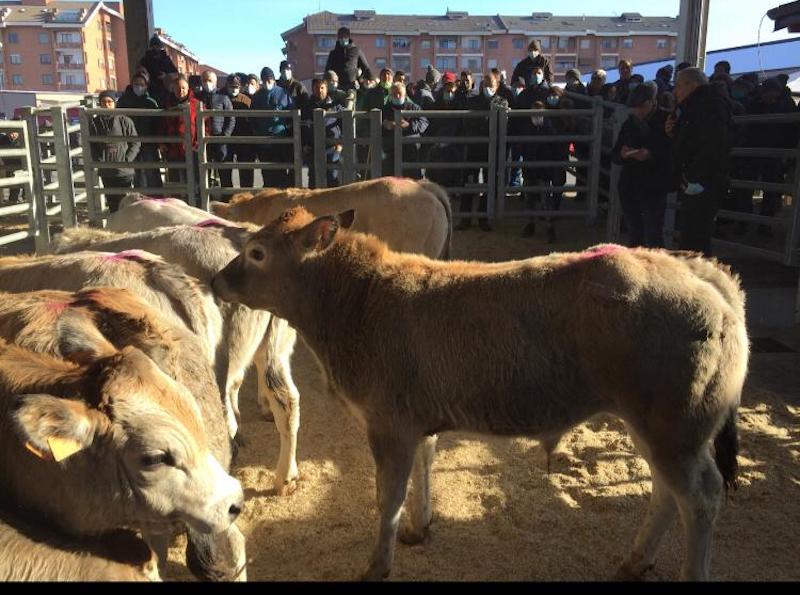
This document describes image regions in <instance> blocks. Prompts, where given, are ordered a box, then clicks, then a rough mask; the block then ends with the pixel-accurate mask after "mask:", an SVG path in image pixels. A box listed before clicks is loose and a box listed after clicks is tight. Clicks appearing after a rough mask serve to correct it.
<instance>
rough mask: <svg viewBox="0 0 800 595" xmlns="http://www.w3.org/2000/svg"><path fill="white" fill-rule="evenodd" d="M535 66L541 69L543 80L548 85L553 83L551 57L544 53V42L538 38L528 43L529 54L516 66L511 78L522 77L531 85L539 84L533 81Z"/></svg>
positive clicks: (513, 79)
mask: <svg viewBox="0 0 800 595" xmlns="http://www.w3.org/2000/svg"><path fill="white" fill-rule="evenodd" d="M535 68H539V69H541V71H542V76H543V77H544V78H543V80H544V81H545V82H546V83H547V84H548V85H552V84H553V66H552V65H551V64H550V59H549V58H548V57H547V56H545V55H544V54H542V44H541V42H540V41H539V40H538V39H534V40H533V41H531V42H530V43H529V44H528V55H527V57H525V59H523V60H522V61H520V63H519V64H517V66H516V68H514V73H513V74H512V75H511V80H512V81H515V80H517V79H518V78H522V79H524V80H525V83H526V84H527V85H529V86H530V85H533V84H539V83H534V82H533V78H532V77H533V71H534V69H535Z"/></svg>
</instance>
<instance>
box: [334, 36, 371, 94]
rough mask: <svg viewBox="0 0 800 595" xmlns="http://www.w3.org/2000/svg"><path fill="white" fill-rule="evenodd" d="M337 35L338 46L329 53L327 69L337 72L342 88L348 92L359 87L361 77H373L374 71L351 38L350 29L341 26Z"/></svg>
mask: <svg viewBox="0 0 800 595" xmlns="http://www.w3.org/2000/svg"><path fill="white" fill-rule="evenodd" d="M336 37H337V38H336V47H335V48H333V49H332V50H331V51H330V53H329V54H328V60H327V62H326V63H325V70H326V71H328V70H331V71H333V72H335V73H336V75H337V76H338V78H339V86H340V89H341V90H342V91H344V92H345V93H347V92H348V91H351V90H356V89H358V87H359V83H358V80H359V78H368V79H371V78H372V72H371V70H370V67H369V62H368V61H367V58H366V56H364V52H362V51H361V48H359V47H358V46H357V45H356V44H355V43H353V40H352V39H351V38H350V29H348V28H347V27H341V28H340V29H339V31H338V32H337V34H336ZM359 73H360V74H359ZM329 91H333V89H329Z"/></svg>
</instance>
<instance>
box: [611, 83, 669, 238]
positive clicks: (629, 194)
mask: <svg viewBox="0 0 800 595" xmlns="http://www.w3.org/2000/svg"><path fill="white" fill-rule="evenodd" d="M657 98H658V87H657V86H656V84H655V83H654V82H652V81H650V82H647V83H644V84H641V85H639V86H638V87H636V88H635V89H633V90H632V91H631V92H630V94H629V96H628V100H627V101H628V102H627V105H628V107H629V108H630V111H631V115H630V116H629V117H628V119H627V121H626V122H625V124H623V126H622V130H621V131H620V134H619V137H618V138H617V142H616V144H615V145H614V148H613V150H612V157H611V158H612V160H613V161H614V163H616V164H617V165H621V166H622V173H621V174H620V178H619V187H618V188H619V196H620V201H621V203H622V212H623V217H624V219H625V225H626V226H627V228H628V232H629V234H630V237H629V245H630V246H645V247H648V248H662V247H663V246H664V213H665V211H666V208H667V192H668V191H669V190H670V173H671V160H670V151H671V142H670V139H669V137H668V136H667V134H666V132H665V130H664V129H665V123H666V118H667V114H666V113H665V112H663V111H660V110H659V109H657V108H658V99H657Z"/></svg>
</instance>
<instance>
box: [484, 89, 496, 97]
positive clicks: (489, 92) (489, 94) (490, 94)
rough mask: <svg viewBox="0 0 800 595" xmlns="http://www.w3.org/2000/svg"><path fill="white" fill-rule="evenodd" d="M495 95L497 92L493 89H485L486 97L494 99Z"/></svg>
mask: <svg viewBox="0 0 800 595" xmlns="http://www.w3.org/2000/svg"><path fill="white" fill-rule="evenodd" d="M495 93H497V91H496V90H495V89H492V88H491V87H484V88H483V94H484V95H486V97H494V94H495Z"/></svg>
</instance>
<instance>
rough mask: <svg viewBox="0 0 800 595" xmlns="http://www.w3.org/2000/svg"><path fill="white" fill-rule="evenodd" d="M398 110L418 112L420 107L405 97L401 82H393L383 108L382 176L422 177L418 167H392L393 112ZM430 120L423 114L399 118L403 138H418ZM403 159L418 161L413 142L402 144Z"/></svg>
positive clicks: (415, 146) (403, 86) (405, 160)
mask: <svg viewBox="0 0 800 595" xmlns="http://www.w3.org/2000/svg"><path fill="white" fill-rule="evenodd" d="M398 111H404V112H418V111H420V107H419V106H418V105H417V104H416V103H414V102H413V101H411V100H410V99H408V98H407V97H406V88H405V85H403V84H402V83H395V84H394V85H392V88H391V91H390V92H389V103H387V104H386V106H385V107H384V108H383V114H382V116H383V124H382V127H383V175H384V176H398V177H402V176H404V175H407V176H408V177H410V178H416V179H419V178H421V177H422V172H420V170H418V169H414V170H411V169H406V170H404V171H395V167H394V156H395V152H394V135H395V121H394V117H395V116H394V114H395V112H398ZM429 124H430V122H429V121H428V118H425V117H424V116H413V115H406V116H404V117H403V118H401V120H400V124H399V126H400V130H401V134H402V136H403V137H404V138H418V137H420V136H422V135H423V134H424V133H425V131H426V130H427V129H428V126H429ZM402 157H403V161H404V162H410V161H418V160H419V151H418V149H417V145H415V144H411V143H410V144H405V143H404V144H403V153H402Z"/></svg>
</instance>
